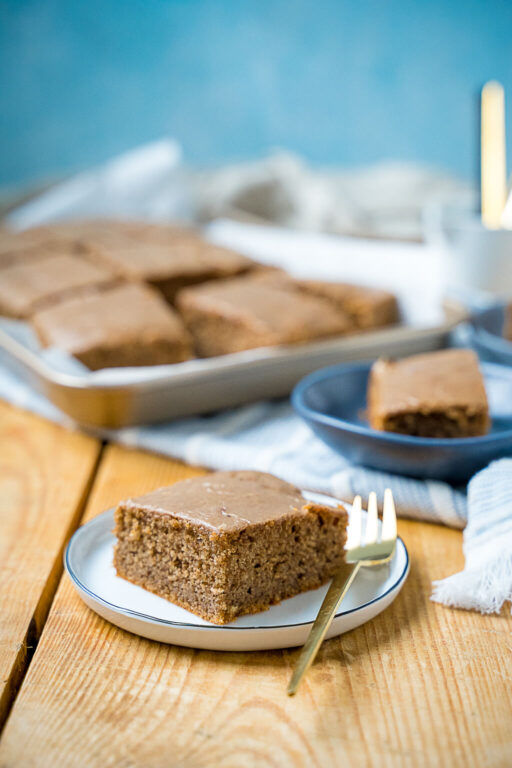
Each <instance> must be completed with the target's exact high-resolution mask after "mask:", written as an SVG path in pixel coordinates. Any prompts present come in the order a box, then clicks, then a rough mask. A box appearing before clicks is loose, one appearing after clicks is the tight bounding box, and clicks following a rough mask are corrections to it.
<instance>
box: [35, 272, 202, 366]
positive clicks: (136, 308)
mask: <svg viewBox="0 0 512 768" xmlns="http://www.w3.org/2000/svg"><path fill="white" fill-rule="evenodd" d="M32 324H33V326H34V328H35V330H36V333H37V334H38V336H39V338H40V340H41V342H42V344H43V345H44V346H46V347H49V346H56V347H59V348H60V349H63V350H65V351H66V352H68V353H69V354H70V355H73V356H74V357H76V358H77V360H80V362H82V363H83V364H84V365H86V366H87V367H88V368H91V369H92V370H98V369H99V368H115V367H118V366H140V365H165V364H167V363H179V362H182V361H183V360H188V359H189V358H191V357H192V356H193V353H192V341H191V338H190V336H189V334H188V332H187V330H186V328H185V326H184V325H183V322H182V321H181V318H180V317H179V316H178V315H177V313H176V312H175V311H174V310H173V309H171V307H169V306H168V304H166V302H165V301H164V299H163V298H162V297H161V296H160V295H159V294H158V293H157V292H156V291H155V290H153V289H152V288H149V287H148V286H146V285H137V284H135V283H133V284H131V283H127V284H122V285H119V286H116V287H113V288H110V289H108V290H105V291H102V292H101V293H98V294H96V295H91V296H85V297H79V298H76V299H71V300H69V301H65V302H61V303H60V304H58V305H56V306H55V307H51V308H49V309H46V310H43V311H41V312H37V313H36V314H35V315H34V316H33V318H32Z"/></svg>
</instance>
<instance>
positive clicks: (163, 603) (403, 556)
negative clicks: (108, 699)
mask: <svg viewBox="0 0 512 768" xmlns="http://www.w3.org/2000/svg"><path fill="white" fill-rule="evenodd" d="M304 496H305V497H306V498H308V499H310V500H311V501H319V502H322V503H329V504H331V505H333V506H335V505H336V504H337V501H336V500H335V499H333V498H331V497H329V496H323V495H320V494H313V493H307V492H304ZM113 525H114V512H113V510H108V511H107V512H104V513H103V514H101V515H99V516H98V517H96V518H94V519H93V520H91V521H90V522H89V523H86V525H84V526H82V527H81V528H79V529H78V530H77V531H76V533H75V534H74V536H73V537H72V539H71V541H70V542H69V544H68V546H67V548H66V552H65V556H64V563H65V567H66V570H67V572H68V574H69V576H70V578H71V581H72V582H73V585H74V586H75V589H76V590H77V592H78V594H79V595H80V596H81V597H82V599H83V600H84V602H85V603H86V604H87V605H88V606H89V608H92V610H93V611H96V613H98V614H99V615H100V616H103V618H105V619H107V620H108V621H111V622H112V624H116V625H117V626H118V627H121V628H122V629H126V630H127V631H128V632H133V633H134V634H137V635H142V636H143V637H148V638H150V639H151V640H158V641H160V642H162V643H172V644H174V645H185V646H188V647H190V648H205V649H209V650H213V651H259V650H264V649H270V648H290V647H292V646H297V645H302V644H303V643H304V642H305V640H306V638H307V636H308V633H309V630H310V628H311V626H312V623H313V621H314V620H315V617H316V615H317V613H318V609H319V608H320V605H321V603H322V600H323V598H324V595H325V593H326V591H327V585H325V586H323V587H321V588H320V589H316V590H313V591H310V592H305V593H303V594H302V595H297V596H296V597H292V598H290V599H289V600H284V601H283V602H282V603H280V604H279V605H274V606H272V607H271V608H269V609H268V610H267V611H264V612H262V613H257V614H254V615H251V616H241V617H240V618H239V619H237V620H236V621H234V622H232V623H231V624H226V625H224V626H217V625H215V624H210V623H208V622H207V621H204V620H203V619H200V618H199V617H198V616H195V615H194V614H193V613H190V612H189V611H186V610H185V609H184V608H180V607H179V606H177V605H173V603H170V602H168V601H167V600H164V599H163V598H161V597H157V596H156V595H153V594H152V593H151V592H147V591H146V590H145V589H142V587H137V586H135V585H134V584H130V582H128V581H125V580H124V579H121V578H119V577H118V576H117V575H116V572H115V570H114V567H113V565H112V551H113V546H114V542H115V539H114V536H113V535H112V528H113ZM408 573H409V555H408V552H407V549H406V548H405V544H404V543H403V541H402V540H401V539H398V542H397V547H396V551H395V555H394V557H393V559H392V561H391V562H390V563H389V564H388V565H383V566H382V567H380V568H372V569H364V568H363V569H362V570H361V571H360V572H359V574H358V576H357V578H356V580H355V582H354V584H353V585H352V586H351V588H350V591H349V593H348V594H347V596H346V597H345V600H344V601H343V604H342V610H341V611H340V612H339V613H338V614H337V615H336V616H335V618H334V620H333V622H332V624H331V627H330V629H329V632H328V634H327V637H336V636H337V635H340V634H342V633H343V632H348V631H349V630H350V629H354V628H355V627H358V626H360V625H361V624H364V623H365V622H366V621H369V620H370V619H372V618H373V617H374V616H377V614H379V613H381V611H383V610H384V609H385V608H387V606H388V605H389V604H390V603H391V602H392V601H393V600H394V599H395V597H396V596H397V595H398V593H399V592H400V590H401V588H402V586H403V584H404V582H405V579H406V578H407V574H408Z"/></svg>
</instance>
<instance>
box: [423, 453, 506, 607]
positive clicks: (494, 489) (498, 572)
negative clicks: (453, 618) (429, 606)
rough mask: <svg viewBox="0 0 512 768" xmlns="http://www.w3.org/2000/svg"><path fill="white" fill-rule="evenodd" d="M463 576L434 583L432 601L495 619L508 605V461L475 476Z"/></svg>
mask: <svg viewBox="0 0 512 768" xmlns="http://www.w3.org/2000/svg"><path fill="white" fill-rule="evenodd" d="M467 507H468V522H467V525H466V528H465V530H464V556H465V560H466V562H465V566H464V570H463V571H461V572H460V573H456V574H454V575H453V576H449V577H448V578H447V579H443V580H442V581H436V582H434V592H433V595H432V599H433V600H435V601H436V602H437V603H444V605H450V606H453V607H454V608H467V609H469V610H476V611H480V613H499V612H500V610H501V608H502V606H503V603H504V602H505V601H506V600H508V601H509V602H512V459H500V461H495V462H493V463H492V464H490V466H489V467H487V469H485V470H483V471H482V472H479V473H478V474H476V475H475V476H474V477H473V479H472V480H471V481H470V483H469V486H468V496H467Z"/></svg>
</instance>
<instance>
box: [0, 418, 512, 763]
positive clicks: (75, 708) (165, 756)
mask: <svg viewBox="0 0 512 768" xmlns="http://www.w3.org/2000/svg"><path fill="white" fill-rule="evenodd" d="M0 466H1V469H0V522H1V526H0V722H1V723H2V724H4V725H5V727H4V730H3V735H2V739H1V741H0V766H1V768H7V767H8V768H25V767H27V768H29V767H31V766H42V767H44V768H53V767H54V766H55V768H71V767H74V766H76V767H77V768H84V767H86V768H88V767H89V766H94V767H96V766H97V767H98V768H108V766H115V767H116V768H129V767H130V768H132V767H137V768H139V767H140V768H157V767H158V768H169V766H173V767H174V766H176V767H178V766H179V767H180V768H182V767H183V768H184V767H187V768H189V767H190V768H205V767H206V766H216V767H217V766H219V768H240V767H243V766H269V767H270V766H272V768H287V767H288V766H304V767H309V766H314V767H315V768H324V766H349V767H352V766H360V765H361V766H367V765H372V766H402V765H403V766H414V767H415V766H433V767H434V766H435V768H439V766H450V768H451V767H452V766H464V767H466V766H475V768H481V766H511V765H512V658H511V657H512V620H511V617H510V616H509V615H507V612H505V611H504V612H503V614H502V615H501V616H486V617H482V616H480V615H477V614H473V613H466V612H462V611H454V610H448V609H446V608H443V607H441V606H438V605H435V604H433V603H432V602H431V601H430V600H429V594H430V585H431V581H432V579H436V578H441V577H443V576H447V575H448V574H450V573H452V572H454V571H455V570H457V569H459V568H460V567H461V566H462V563H463V560H462V553H461V534H460V533H457V532H455V531H452V530H448V529H445V528H442V527H440V526H433V525H427V524H420V523H414V522H406V521H400V533H401V535H402V537H403V538H404V539H405V542H406V544H407V546H408V547H409V550H410V554H411V562H412V567H411V574H410V576H409V580H408V582H407V583H406V585H405V587H404V589H403V591H402V593H401V594H400V596H399V597H398V599H397V600H396V601H395V602H394V603H393V605H392V606H391V607H390V608H389V609H388V610H387V611H385V612H384V613H383V614H382V615H381V616H379V617H377V618H376V619H374V620H373V621H371V622H369V623H368V624H366V625H365V626H363V627H360V628H359V629H356V630H354V631H353V632H350V633H349V634H347V635H344V636H343V637H340V638H336V639H334V640H329V641H328V642H326V643H325V644H324V646H323V648H322V650H321V652H320V655H319V658H318V660H317V663H316V664H315V666H314V667H313V669H312V670H311V672H310V674H309V676H308V677H307V679H306V682H305V684H304V686H303V688H302V689H301V690H300V692H299V694H298V695H297V696H296V697H295V698H288V697H287V696H286V694H285V688H286V683H287V681H288V678H289V675H290V670H291V667H292V664H293V662H294V660H295V658H296V654H297V651H294V650H290V651H273V652H258V653H213V652H207V651H195V650H191V649H187V648H178V647H173V646H167V645H160V644H158V643H154V642H150V641H148V640H143V639H142V638H139V637H136V636H134V635H130V634H128V633H126V632H123V631H122V630H120V629H117V628H116V627H114V626H112V625H110V624H108V623H107V622H105V621H103V620H102V619H100V618H99V617H98V616H96V615H95V614H94V613H93V612H92V611H90V610H89V609H88V608H86V607H85V605H84V604H83V603H82V602H81V600H80V599H79V598H78V596H77V595H76V593H75V592H74V590H73V589H72V587H71V584H70V582H69V580H68V578H67V577H66V576H63V574H62V550H63V547H64V544H65V542H66V540H67V539H68V537H69V535H70V533H71V532H72V531H73V530H74V529H75V528H76V527H77V526H78V525H79V524H80V522H82V521H83V520H88V519H90V518H91V517H93V516H94V515H96V514H98V513H99V512H101V511H102V510H104V509H106V508H108V507H110V506H112V505H114V504H115V503H116V501H117V500H118V499H119V498H121V497H123V496H127V495H130V494H138V493H143V492H145V491H148V490H149V489H151V488H154V487H156V486H159V485H164V484H166V483H172V482H174V481H176V480H178V479H180V478H183V477H188V476H191V475H194V474H200V473H201V472H202V470H200V469H193V468H191V467H187V466H184V465H183V464H181V463H179V462H176V461H170V460H167V459H163V458H160V457H156V456H152V455H149V454H147V453H142V452H138V451H130V450H126V449H124V448H119V447H116V446H113V445H106V446H102V445H101V444H100V443H99V442H98V441H96V440H94V439H92V438H90V437H87V436H85V435H83V434H80V433H78V432H75V433H73V432H69V431H66V430H64V429H62V428H60V427H57V426H55V425H53V424H50V423H48V422H46V421H43V420H42V419H39V418H36V417H35V416H33V415H30V414H27V413H24V412H22V411H18V410H15V409H13V408H11V407H9V406H7V405H5V404H2V403H0Z"/></svg>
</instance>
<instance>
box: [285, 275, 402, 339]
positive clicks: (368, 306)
mask: <svg viewBox="0 0 512 768" xmlns="http://www.w3.org/2000/svg"><path fill="white" fill-rule="evenodd" d="M296 285H297V287H298V288H299V290H302V291H304V292H305V293H308V294H310V295H311V296H318V297H319V298H322V299H326V300H327V301H329V302H330V303H331V304H332V305H333V306H335V307H337V308H338V309H340V310H342V311H343V312H345V314H346V315H347V316H348V317H349V318H350V321H351V324H352V326H353V328H354V330H369V329H370V328H382V327H384V326H386V325H393V324H394V323H398V321H399V319H400V314H399V309H398V302H397V299H396V296H394V295H393V294H392V293H390V292H389V291H384V290H382V289H380V288H369V287H368V286H364V285H353V284H351V283H332V282H326V281H324V280H298V281H297V282H296Z"/></svg>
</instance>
